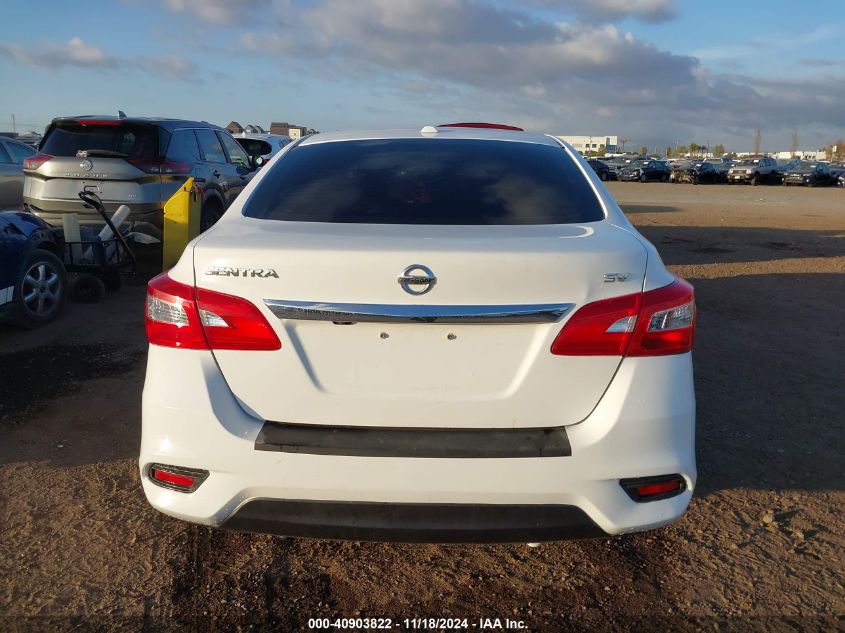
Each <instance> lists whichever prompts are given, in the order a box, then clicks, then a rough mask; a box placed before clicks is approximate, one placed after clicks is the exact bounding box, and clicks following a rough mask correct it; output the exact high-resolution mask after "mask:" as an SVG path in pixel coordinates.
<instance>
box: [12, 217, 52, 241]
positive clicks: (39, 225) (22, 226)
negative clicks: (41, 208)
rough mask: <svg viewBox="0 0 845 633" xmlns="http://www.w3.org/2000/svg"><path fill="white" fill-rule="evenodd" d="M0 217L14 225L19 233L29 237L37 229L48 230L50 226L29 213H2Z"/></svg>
mask: <svg viewBox="0 0 845 633" xmlns="http://www.w3.org/2000/svg"><path fill="white" fill-rule="evenodd" d="M0 217H2V218H3V219H4V220H6V221H7V222H9V223H10V224H12V225H14V227H15V228H16V229H18V230H19V231H20V232H21V233H23V234H24V235H26V236H27V237H29V236H30V235H32V234H33V233H34V232H35V231H37V230H38V229H49V228H50V225H49V224H47V223H46V222H45V221H44V220H42V219H41V218H39V217H38V216H36V215H33V214H31V213H25V212H23V211H2V212H0Z"/></svg>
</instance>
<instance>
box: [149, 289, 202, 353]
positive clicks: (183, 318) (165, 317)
mask: <svg viewBox="0 0 845 633" xmlns="http://www.w3.org/2000/svg"><path fill="white" fill-rule="evenodd" d="M146 324H147V340H148V341H149V342H150V343H151V344H152V345H161V346H162V347H182V348H185V349H208V342H207V341H206V340H205V334H204V333H203V331H202V323H201V322H200V317H199V313H198V312H197V306H196V302H195V300H194V288H193V287H192V286H187V285H185V284H180V283H179V282H177V281H173V280H172V279H171V278H170V277H169V276H168V274H167V273H162V274H161V275H159V276H157V277H154V278H153V279H151V280H150V283H149V284H147V310H146Z"/></svg>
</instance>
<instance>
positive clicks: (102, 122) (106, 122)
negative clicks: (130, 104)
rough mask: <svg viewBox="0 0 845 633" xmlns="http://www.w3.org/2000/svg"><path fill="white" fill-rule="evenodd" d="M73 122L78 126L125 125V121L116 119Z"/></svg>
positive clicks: (77, 120)
mask: <svg viewBox="0 0 845 633" xmlns="http://www.w3.org/2000/svg"><path fill="white" fill-rule="evenodd" d="M73 122H74V123H76V124H78V125H123V121H115V120H114V119H74V120H73Z"/></svg>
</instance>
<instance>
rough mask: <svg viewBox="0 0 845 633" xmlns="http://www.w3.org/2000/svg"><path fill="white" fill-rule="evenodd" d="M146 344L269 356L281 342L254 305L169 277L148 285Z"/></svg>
mask: <svg viewBox="0 0 845 633" xmlns="http://www.w3.org/2000/svg"><path fill="white" fill-rule="evenodd" d="M146 324H147V340H148V341H149V342H150V343H151V344H152V345H161V346H163V347H181V348H185V349H233V350H253V351H260V350H264V351H272V350H277V349H280V348H281V347H282V344H281V342H280V341H279V337H278V336H276V333H275V332H274V331H273V328H272V327H270V324H269V323H268V322H267V319H266V318H264V315H263V314H261V312H260V311H259V310H258V308H257V307H255V305H253V304H252V303H250V302H249V301H247V300H246V299H242V298H240V297H234V296H232V295H227V294H223V293H222V292H214V291H212V290H206V289H204V288H194V287H193V286H188V285H185V284H181V283H179V282H177V281H173V280H172V279H171V278H170V277H169V276H168V274H167V273H162V274H161V275H159V276H158V277H155V278H154V279H152V280H151V281H150V283H149V284H148V285H147V307H146Z"/></svg>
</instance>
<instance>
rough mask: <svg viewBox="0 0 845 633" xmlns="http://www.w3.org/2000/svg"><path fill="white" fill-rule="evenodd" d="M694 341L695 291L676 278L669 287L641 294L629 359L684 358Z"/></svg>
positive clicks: (686, 283) (689, 285) (690, 285)
mask: <svg viewBox="0 0 845 633" xmlns="http://www.w3.org/2000/svg"><path fill="white" fill-rule="evenodd" d="M694 337H695V291H694V290H693V287H692V284H690V283H688V282H686V281H684V280H683V279H680V278H676V279H675V281H674V282H673V283H671V284H669V285H668V286H664V287H663V288H658V289H657V290H649V291H648V292H644V293H643V303H642V307H641V308H640V314H639V317H637V324H636V327H635V329H634V334H633V336H632V337H631V346H630V347H629V348H628V354H627V355H628V356H664V355H666V354H683V353H684V352H688V351H690V350H691V349H692V344H693V338H694Z"/></svg>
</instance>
